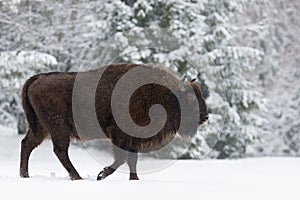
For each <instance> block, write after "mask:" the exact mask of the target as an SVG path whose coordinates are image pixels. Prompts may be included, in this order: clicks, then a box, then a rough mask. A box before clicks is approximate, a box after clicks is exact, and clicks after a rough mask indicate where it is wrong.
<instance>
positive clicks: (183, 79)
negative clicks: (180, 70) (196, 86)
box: [181, 75, 186, 83]
mask: <svg viewBox="0 0 300 200" xmlns="http://www.w3.org/2000/svg"><path fill="white" fill-rule="evenodd" d="M185 79H186V75H184V76H183V78H182V79H181V82H182V83H183V82H184V81H185Z"/></svg>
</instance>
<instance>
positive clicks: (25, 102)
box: [21, 76, 38, 134]
mask: <svg viewBox="0 0 300 200" xmlns="http://www.w3.org/2000/svg"><path fill="white" fill-rule="evenodd" d="M37 78H38V76H33V77H31V78H30V79H28V80H27V81H26V83H25V84H24V86H23V89H22V94H21V95H22V106H23V109H24V112H25V115H26V119H27V122H28V128H29V129H31V131H32V133H33V134H35V133H36V132H37V128H36V125H37V124H36V115H35V112H34V109H33V107H32V105H31V102H30V99H29V97H28V89H29V87H30V85H31V84H32V83H33V82H34V81H35V80H37Z"/></svg>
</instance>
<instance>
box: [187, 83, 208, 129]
mask: <svg viewBox="0 0 300 200" xmlns="http://www.w3.org/2000/svg"><path fill="white" fill-rule="evenodd" d="M190 84H191V86H192V88H193V90H194V92H195V94H196V97H197V99H196V101H197V102H198V105H199V113H200V115H199V125H202V124H204V123H205V122H206V121H207V120H208V112H207V106H206V103H205V100H204V98H203V96H202V92H201V88H200V85H199V84H198V83H197V82H196V81H195V79H193V80H192V81H191V82H190ZM188 98H189V97H188Z"/></svg>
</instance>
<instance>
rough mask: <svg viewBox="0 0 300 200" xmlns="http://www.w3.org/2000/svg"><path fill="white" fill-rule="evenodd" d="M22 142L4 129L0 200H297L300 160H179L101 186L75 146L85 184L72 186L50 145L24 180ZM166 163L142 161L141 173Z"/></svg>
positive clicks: (89, 160)
mask: <svg viewBox="0 0 300 200" xmlns="http://www.w3.org/2000/svg"><path fill="white" fill-rule="evenodd" d="M22 138H23V136H20V135H17V134H16V131H15V130H13V129H8V128H4V127H0V188H1V192H0V197H1V199H31V200H33V199H43V200H44V199H52V200H53V199H61V198H72V199H82V198H93V199H105V198H109V199H110V200H111V199H127V198H132V199H157V198H159V199H162V198H166V199H184V198H190V197H192V198H197V199H283V198H285V199H288V198H293V197H296V195H298V192H297V191H298V189H299V180H300V173H299V168H300V158H248V159H240V160H179V161H176V162H174V163H173V164H172V165H171V166H169V167H167V168H165V169H163V170H160V171H157V172H155V173H142V174H140V175H139V177H140V179H141V180H140V181H129V180H128V174H127V173H124V171H126V167H127V166H124V167H122V169H123V170H118V171H117V172H115V174H113V175H111V176H110V177H108V178H107V179H105V180H103V181H96V180H95V178H96V175H97V173H98V172H99V171H100V170H101V169H102V168H103V165H102V164H100V163H99V162H98V161H96V160H95V159H94V158H93V156H92V155H91V152H90V151H89V150H85V149H82V148H79V147H77V146H74V145H73V146H71V148H70V157H71V160H72V161H73V164H74V165H75V166H76V168H77V169H78V171H79V173H80V174H81V175H82V176H83V177H84V180H80V181H71V180H69V178H68V176H67V173H66V171H65V170H64V168H63V167H62V166H61V164H60V163H59V161H58V159H57V158H56V157H55V155H54V153H53V152H52V145H51V142H50V141H45V142H44V143H43V144H42V145H41V146H40V147H39V148H37V149H36V150H35V151H34V152H33V153H32V157H31V160H30V165H29V173H30V175H31V178H30V179H21V178H19V176H18V165H19V151H20V141H21V139H22ZM107 158H109V159H111V158H110V157H109V156H108V155H107ZM165 161H166V160H152V159H146V158H143V159H141V160H140V161H139V163H138V168H141V166H143V165H151V164H153V163H156V164H159V163H161V162H165ZM124 169H125V170H124Z"/></svg>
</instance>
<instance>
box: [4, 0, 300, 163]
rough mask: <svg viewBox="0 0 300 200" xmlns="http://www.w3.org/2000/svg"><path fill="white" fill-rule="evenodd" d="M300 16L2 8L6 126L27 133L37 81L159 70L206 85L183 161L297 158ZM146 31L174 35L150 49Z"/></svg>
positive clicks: (207, 8) (282, 4)
mask: <svg viewBox="0 0 300 200" xmlns="http://www.w3.org/2000/svg"><path fill="white" fill-rule="evenodd" d="M299 12H300V2H299V1H297V0H271V1H268V0H248V1H246V0H181V1H179V0H167V1H163V0H148V1H146V0H101V1H95V0H55V1H54V0H49V1H46V0H0V124H1V125H3V126H9V127H14V128H16V129H17V127H18V126H19V131H20V132H23V131H24V130H22V129H24V121H23V119H24V115H23V114H22V108H21V107H20V97H19V94H20V89H21V87H22V84H23V83H24V81H25V80H26V79H27V78H28V77H30V76H31V75H33V74H36V73H40V72H48V71H64V72H67V71H84V70H88V69H92V68H95V67H97V66H98V67H99V66H101V65H104V64H107V63H111V62H130V63H131V62H134V63H147V62H154V63H161V64H163V65H164V66H166V67H168V68H169V69H170V70H172V71H174V72H175V73H177V74H178V75H180V76H184V75H187V76H188V78H194V77H198V81H199V82H200V83H201V86H202V89H203V91H204V94H205V97H206V99H207V102H208V105H209V112H210V119H209V122H208V124H207V125H206V126H204V127H201V128H199V131H198V134H197V136H196V137H195V138H194V140H193V143H192V145H191V146H190V147H189V150H188V152H187V153H186V154H185V155H184V156H183V157H184V158H194V159H199V158H202V157H204V156H208V157H211V158H240V157H245V156H299V155H300V120H299V119H300V66H299V62H300V61H299V59H300V56H299V55H300V43H299V37H298V36H299V35H300V28H299V27H300V20H299ZM144 27H150V30H156V29H157V28H167V30H168V33H170V35H168V36H169V37H168V38H166V37H161V38H160V37H157V38H156V40H158V39H160V40H162V41H159V40H158V41H155V46H157V49H152V48H145V47H149V46H151V43H153V41H152V40H149V37H148V36H147V33H145V32H144V31H145V29H144ZM133 38H134V40H133ZM168 39H172V40H171V41H172V42H171V44H172V50H171V51H158V49H166V47H165V46H164V42H163V41H164V40H168ZM92 50H93V52H92V56H91V51H92ZM120 55H122V56H120ZM178 55H181V56H178ZM86 61H88V62H86ZM85 62H86V63H85ZM208 91H209V92H208ZM0 139H1V138H0ZM211 148H213V150H211ZM178 151H179V149H177V148H173V149H170V152H168V153H167V154H166V155H156V156H158V157H169V158H171V157H175V156H176V154H177V152H178Z"/></svg>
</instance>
